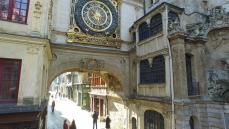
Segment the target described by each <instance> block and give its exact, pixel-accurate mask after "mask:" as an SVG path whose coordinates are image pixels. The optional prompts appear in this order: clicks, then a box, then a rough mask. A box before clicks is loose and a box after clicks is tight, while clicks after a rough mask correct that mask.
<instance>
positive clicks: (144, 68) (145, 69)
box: [140, 59, 153, 84]
mask: <svg viewBox="0 0 229 129" xmlns="http://www.w3.org/2000/svg"><path fill="white" fill-rule="evenodd" d="M152 74H153V73H152V71H151V68H150V64H149V61H148V60H147V59H145V60H142V61H140V83H141V84H147V83H151V81H152V78H151V77H152Z"/></svg>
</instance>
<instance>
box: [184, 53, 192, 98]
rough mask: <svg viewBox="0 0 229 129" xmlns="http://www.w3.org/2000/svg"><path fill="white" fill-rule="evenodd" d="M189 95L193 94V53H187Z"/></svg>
mask: <svg viewBox="0 0 229 129" xmlns="http://www.w3.org/2000/svg"><path fill="white" fill-rule="evenodd" d="M185 60H186V74H187V85H188V95H191V94H192V90H193V88H192V86H193V85H192V55H190V54H185Z"/></svg>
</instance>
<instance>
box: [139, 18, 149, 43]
mask: <svg viewBox="0 0 229 129" xmlns="http://www.w3.org/2000/svg"><path fill="white" fill-rule="evenodd" d="M148 37H149V27H148V24H147V23H146V22H144V23H142V24H141V25H139V41H142V40H144V39H146V38H148Z"/></svg>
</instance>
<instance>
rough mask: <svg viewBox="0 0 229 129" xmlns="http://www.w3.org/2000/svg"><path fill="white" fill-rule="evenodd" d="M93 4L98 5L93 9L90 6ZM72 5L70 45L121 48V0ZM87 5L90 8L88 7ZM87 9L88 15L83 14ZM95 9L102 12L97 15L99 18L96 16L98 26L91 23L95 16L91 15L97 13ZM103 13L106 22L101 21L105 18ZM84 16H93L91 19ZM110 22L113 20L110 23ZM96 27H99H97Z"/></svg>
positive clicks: (79, 0)
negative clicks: (102, 17)
mask: <svg viewBox="0 0 229 129" xmlns="http://www.w3.org/2000/svg"><path fill="white" fill-rule="evenodd" d="M91 3H92V4H97V5H96V6H95V7H93V6H91V5H90V4H91ZM72 5H73V6H72V11H71V18H70V19H71V20H70V27H69V30H68V32H67V42H68V43H78V44H84V45H97V46H105V47H115V48H120V46H121V43H120V41H121V40H120V25H119V23H120V19H119V12H120V10H119V0H76V2H75V3H73V4H72ZM87 5H89V7H86V6H87ZM85 8H86V11H87V12H86V13H84V12H82V11H83V9H85ZM93 8H97V9H94V10H96V11H98V10H99V11H100V12H99V13H97V14H96V15H98V16H100V17H99V18H98V17H96V16H94V19H95V20H97V21H95V23H98V24H92V23H90V22H91V21H89V20H92V19H93V15H91V14H90V13H95V11H94V10H93ZM103 13H106V14H105V20H104V19H100V18H101V16H104V14H103ZM85 14H86V15H85ZM101 14H103V15H101ZM82 15H84V16H89V15H91V17H89V18H85V17H83V16H82ZM109 16H110V19H109ZM96 18H98V19H96ZM85 19H86V20H88V21H89V22H88V21H87V22H88V23H89V25H88V24H86V23H85ZM99 20H101V21H99ZM109 20H111V21H110V23H109ZM107 21H108V22H107ZM99 23H102V24H99ZM95 25H98V26H96V27H95ZM100 25H101V26H100ZM103 25H105V26H103ZM93 27H95V28H93Z"/></svg>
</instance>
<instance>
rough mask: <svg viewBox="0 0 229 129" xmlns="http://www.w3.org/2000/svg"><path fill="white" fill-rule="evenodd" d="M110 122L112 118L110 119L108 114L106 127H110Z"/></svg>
mask: <svg viewBox="0 0 229 129" xmlns="http://www.w3.org/2000/svg"><path fill="white" fill-rule="evenodd" d="M110 123H111V119H110V117H109V115H107V118H106V129H110Z"/></svg>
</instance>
